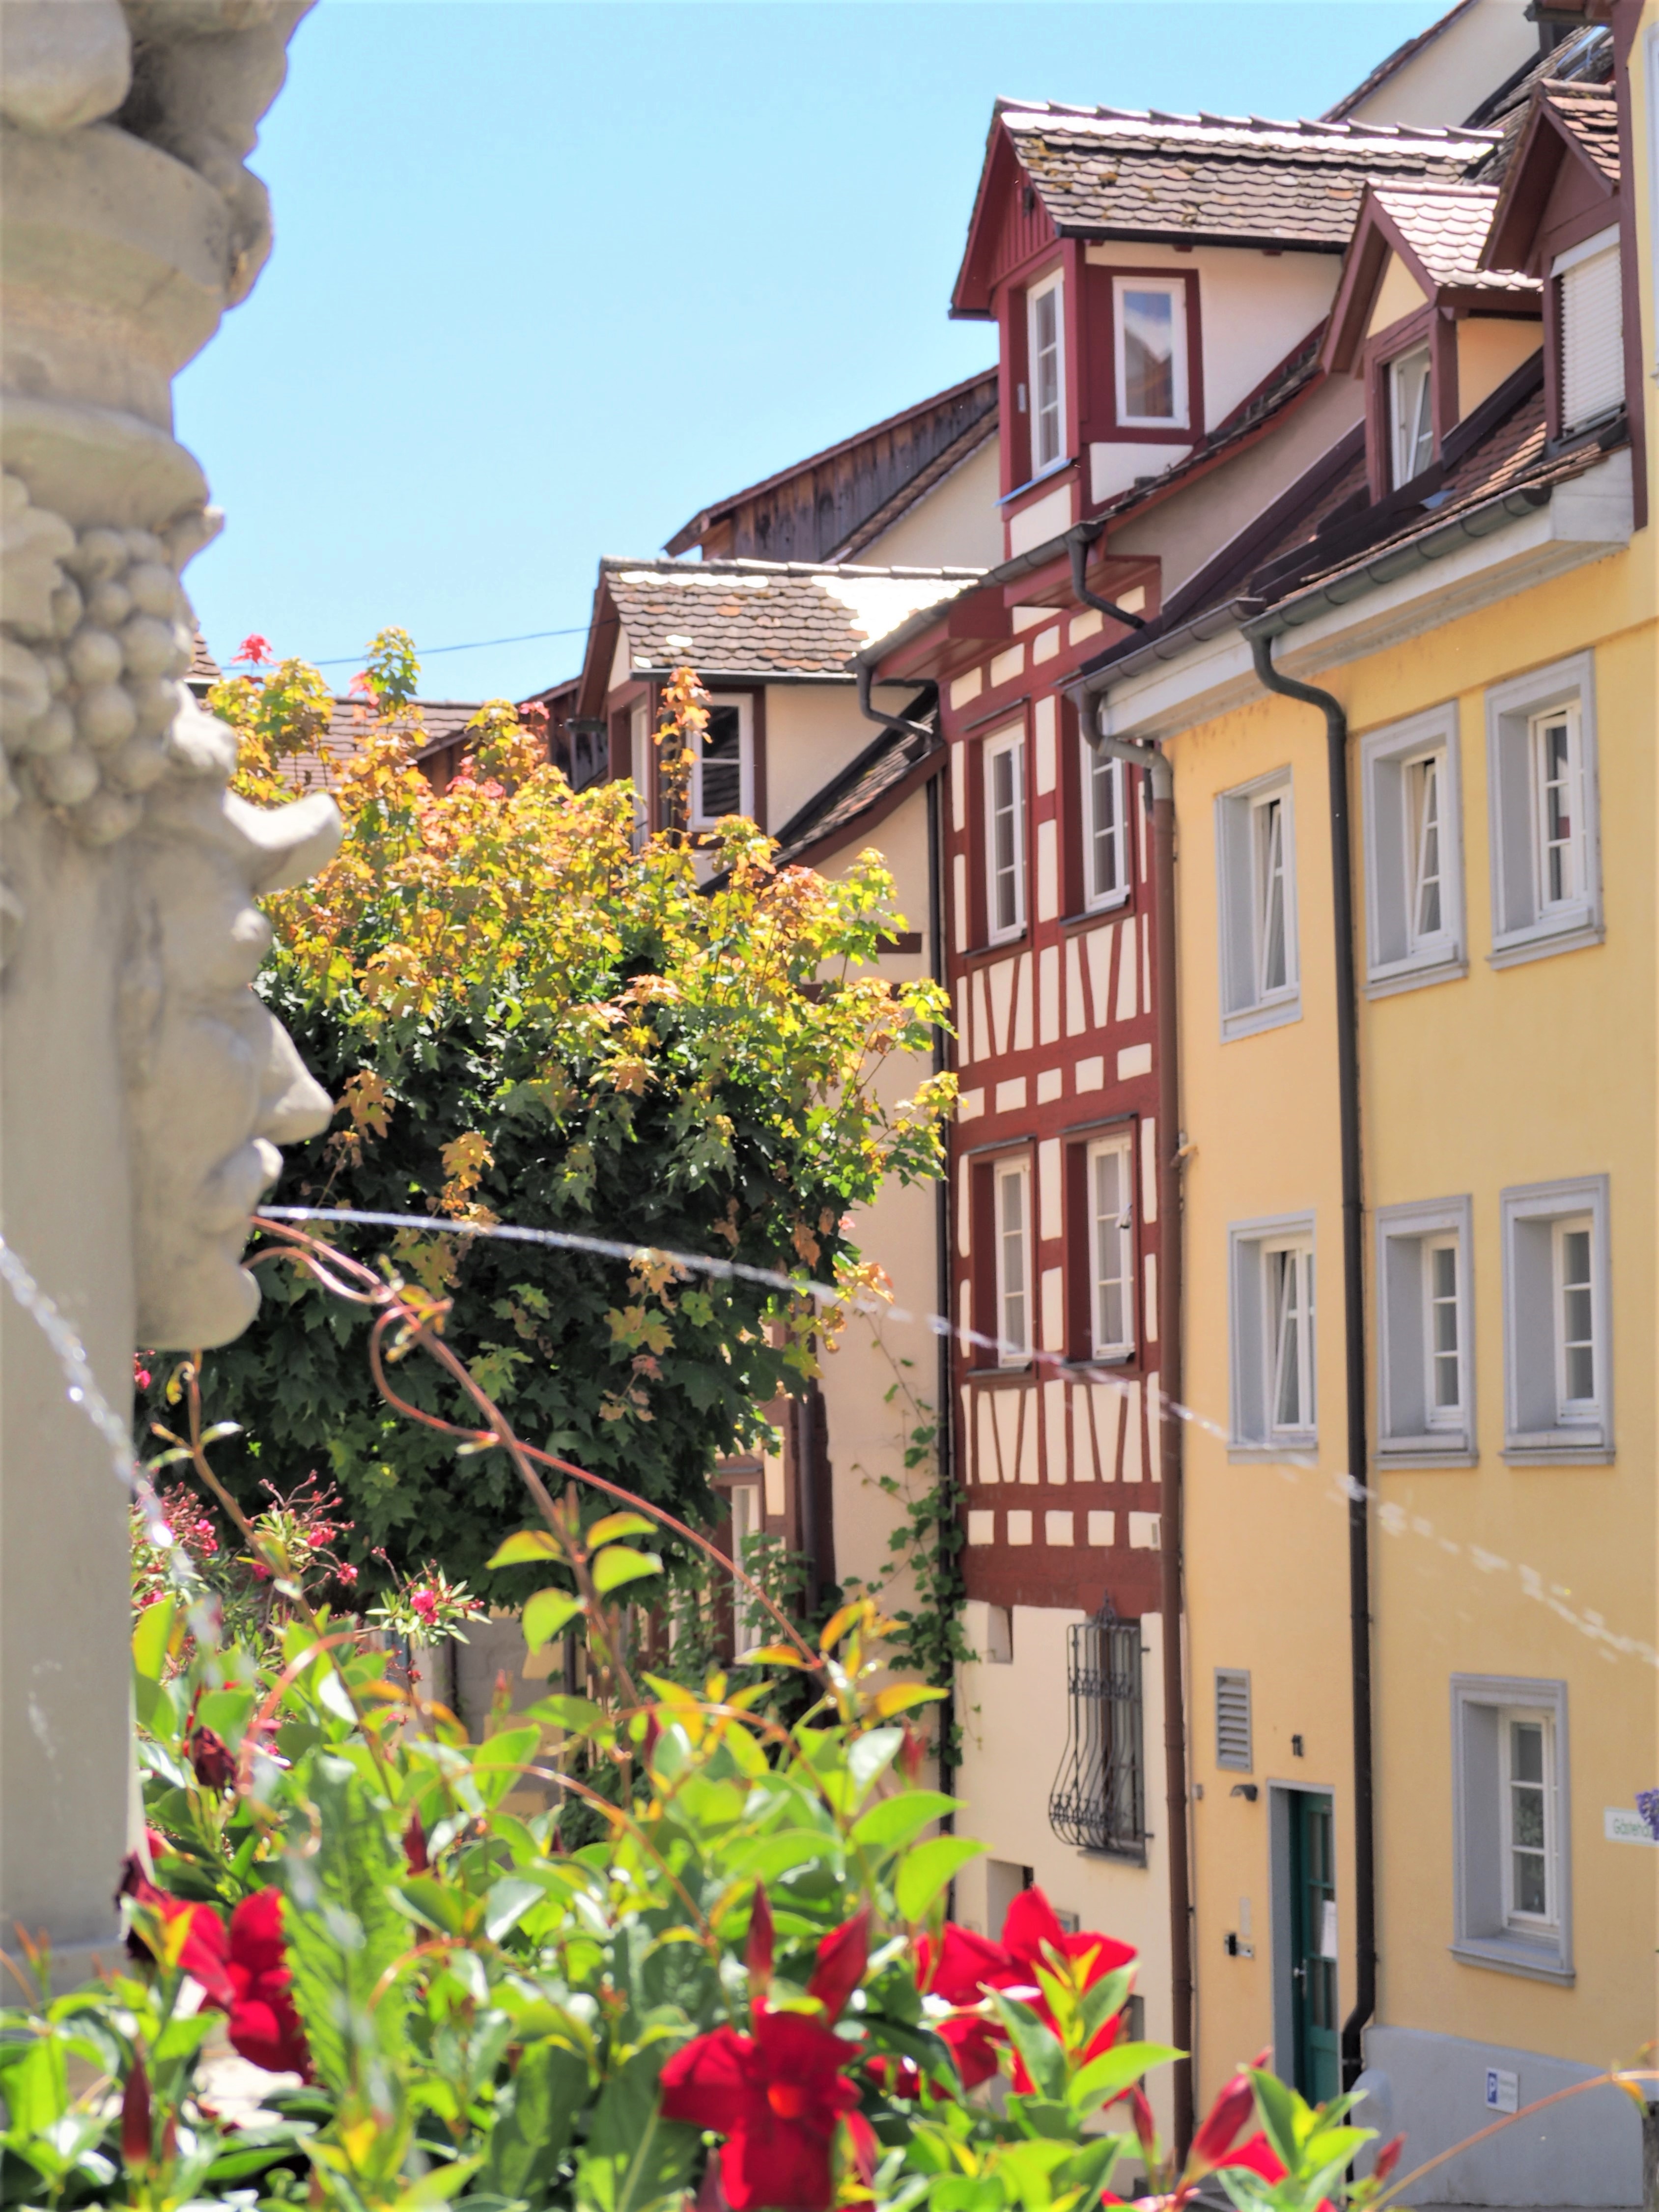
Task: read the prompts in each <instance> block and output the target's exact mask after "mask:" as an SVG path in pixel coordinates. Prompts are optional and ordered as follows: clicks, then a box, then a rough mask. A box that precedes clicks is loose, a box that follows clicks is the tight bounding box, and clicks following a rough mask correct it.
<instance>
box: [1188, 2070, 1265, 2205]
mask: <svg viewBox="0 0 1659 2212" xmlns="http://www.w3.org/2000/svg"><path fill="white" fill-rule="evenodd" d="M1271 2056H1272V2053H1271V2052H1270V2051H1260V2052H1258V2053H1257V2055H1256V2058H1255V2064H1256V2065H1258V2066H1265V2065H1266V2064H1267V2061H1268V2059H1269V2057H1271ZM1253 2118H1255V2087H1254V2085H1253V2084H1252V2082H1251V2080H1250V2077H1249V2075H1248V2074H1247V2073H1246V2072H1244V2071H1243V2069H1242V2068H1241V2069H1240V2070H1239V2071H1238V2072H1237V2074H1235V2075H1234V2076H1233V2078H1232V2080H1231V2081H1228V2082H1226V2083H1225V2084H1224V2086H1223V2087H1222V2088H1221V2090H1220V2091H1219V2092H1218V2094H1217V2097H1216V2100H1215V2102H1214V2103H1213V2104H1212V2106H1211V2107H1210V2109H1209V2111H1208V2112H1206V2115H1205V2117H1204V2119H1203V2122H1202V2124H1201V2125H1200V2128H1199V2130H1198V2133H1197V2134H1196V2135H1195V2136H1194V2137H1193V2147H1192V2148H1191V2150H1189V2151H1188V2154H1187V2175H1188V2179H1189V2180H1196V2179H1198V2177H1199V2176H1200V2174H1204V2173H1210V2172H1213V2171H1214V2169H1215V2168H1216V2167H1217V2166H1223V2165H1225V2164H1226V2163H1227V2154H1228V2153H1229V2152H1230V2151H1231V2148H1232V2147H1233V2145H1234V2144H1235V2143H1236V2142H1237V2140H1238V2138H1239V2136H1242V2135H1243V2132H1244V2130H1245V2129H1246V2128H1247V2127H1249V2124H1250V2122H1251V2120H1252V2119H1253ZM1257 2139H1258V2140H1260V2141H1261V2142H1263V2143H1265V2142H1266V2140H1267V2139H1266V2137H1265V2136H1261V2137H1259V2138H1257ZM1271 2155H1272V2154H1271V2152H1270V2153H1269V2156H1271ZM1272 2178H1273V2179H1279V2178H1280V2177H1279V2176H1277V2175H1276V2176H1273V2177H1272Z"/></svg>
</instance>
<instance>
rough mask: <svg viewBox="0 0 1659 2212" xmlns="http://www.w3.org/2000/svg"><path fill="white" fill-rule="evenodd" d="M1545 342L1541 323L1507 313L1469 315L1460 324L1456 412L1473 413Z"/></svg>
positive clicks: (1458, 331) (1458, 333)
mask: <svg viewBox="0 0 1659 2212" xmlns="http://www.w3.org/2000/svg"><path fill="white" fill-rule="evenodd" d="M1542 343H1544V326H1543V325H1542V323H1541V322H1531V321H1525V320H1522V319H1521V318H1520V317H1518V316H1517V317H1510V316H1508V315H1466V316H1465V317H1464V318H1463V319H1462V322H1461V323H1459V325H1457V411H1458V414H1459V415H1460V416H1463V415H1471V414H1473V413H1474V410H1475V409H1476V408H1477V407H1478V406H1479V405H1480V402H1481V401H1482V400H1483V399H1484V398H1486V395H1487V393H1488V392H1496V391H1497V389H1498V386H1499V385H1500V384H1501V383H1502V382H1503V381H1504V378H1505V377H1506V376H1511V375H1513V374H1514V373H1515V371H1516V369H1517V368H1520V366H1521V364H1522V362H1523V361H1529V360H1530V359H1531V357H1532V356H1533V355H1534V354H1535V353H1536V352H1537V351H1538V349H1539V348H1540V346H1541V345H1542Z"/></svg>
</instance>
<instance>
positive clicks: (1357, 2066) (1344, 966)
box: [1246, 631, 1376, 2089]
mask: <svg viewBox="0 0 1659 2212" xmlns="http://www.w3.org/2000/svg"><path fill="white" fill-rule="evenodd" d="M1246 635H1247V636H1249V637H1250V653H1251V655H1252V657H1253V659H1255V672H1256V674H1257V675H1258V676H1259V677H1260V678H1261V681H1262V683H1263V684H1265V685H1266V686H1267V690H1269V691H1277V692H1279V694H1280V695H1281V696H1283V697H1285V698H1286V699H1299V700H1301V701H1302V702H1303V703H1304V705H1305V706H1309V707H1317V708H1319V710H1320V711H1321V713H1322V714H1323V715H1324V717H1325V738H1326V758H1327V763H1328V769H1327V773H1328V784H1329V794H1330V817H1331V906H1332V915H1333V920H1334V924H1335V932H1336V945H1335V951H1336V1095H1337V1110H1338V1119H1339V1133H1340V1140H1341V1148H1342V1322H1343V1345H1344V1350H1345V1353H1346V1380H1347V1399H1348V1474H1349V1484H1348V1637H1349V1651H1350V1657H1349V1666H1350V1670H1351V1674H1352V1688H1353V1821H1354V1837H1353V1866H1354V1948H1355V1953H1356V1957H1355V1966H1356V1978H1357V1987H1356V1990H1355V1992H1354V2006H1353V2010H1352V2012H1351V2013H1350V2014H1349V2015H1348V2017H1347V2018H1346V2020H1345V2021H1343V2023H1342V2087H1344V2088H1345V2089H1352V2087H1353V2085H1354V2083H1355V2082H1356V2081H1358V2078H1359V2075H1360V2073H1361V2072H1362V2070H1363V2069H1364V2063H1365V2061H1364V2048H1363V2043H1362V2038H1363V2036H1364V2030H1365V2027H1366V2024H1367V2022H1368V2021H1370V2018H1371V2015H1373V2014H1374V2013H1375V2011H1376V1837H1375V1821H1376V1814H1375V1805H1374V1796H1373V1786H1374V1785H1373V1771H1372V1760H1371V1598H1370V1516H1369V1514H1368V1512H1367V1510H1366V1488H1365V1465H1366V1455H1365V1447H1366V1437H1365V1256H1364V1243H1363V1241H1362V1239H1363V1235H1364V1222H1363V1206H1362V1200H1363V1186H1362V1182H1361V1174H1360V1157H1359V1009H1358V998H1357V996H1356V994H1355V990H1354V965H1353V857H1352V847H1351V841H1350V836H1349V828H1348V718H1347V716H1346V714H1344V713H1343V711H1342V706H1341V702H1340V701H1339V700H1337V699H1334V698H1333V697H1332V696H1331V694H1330V693H1329V692H1328V691H1321V690H1317V689H1316V687H1315V686H1314V685H1313V684H1298V683H1297V681H1296V679H1295V678H1293V677H1290V676H1285V675H1283V674H1281V672H1280V671H1279V670H1278V669H1277V668H1275V667H1274V666H1273V638H1272V636H1271V635H1261V634H1260V633H1258V634H1256V635H1250V633H1249V632H1248V631H1247V632H1246Z"/></svg>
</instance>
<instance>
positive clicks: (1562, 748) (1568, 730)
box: [1535, 716, 1578, 906]
mask: <svg viewBox="0 0 1659 2212" xmlns="http://www.w3.org/2000/svg"><path fill="white" fill-rule="evenodd" d="M1535 743H1536V746H1537V752H1536V762H1537V773H1538V815H1539V835H1540V845H1541V860H1542V862H1543V867H1542V877H1543V894H1544V902H1545V904H1546V905H1547V906H1557V905H1559V904H1560V903H1561V902H1562V901H1563V900H1565V899H1571V898H1576V897H1577V894H1578V883H1577V847H1576V845H1575V842H1574V836H1573V820H1574V816H1575V813H1576V811H1577V809H1576V806H1575V804H1574V798H1573V789H1572V787H1573V784H1574V782H1575V781H1577V776H1576V768H1577V763H1576V762H1575V761H1574V758H1573V750H1574V749H1573V743H1572V727H1571V723H1570V722H1569V721H1568V720H1567V719H1566V717H1565V716H1560V717H1550V718H1547V719H1546V720H1543V721H1542V722H1541V724H1540V726H1539V727H1538V732H1537V737H1536V740H1535Z"/></svg>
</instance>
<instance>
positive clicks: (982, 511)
mask: <svg viewBox="0 0 1659 2212" xmlns="http://www.w3.org/2000/svg"><path fill="white" fill-rule="evenodd" d="M999 451H1000V449H999V446H998V441H997V439H996V438H995V436H993V437H992V439H991V441H990V442H989V444H988V445H985V446H981V447H980V450H979V451H978V453H974V454H971V455H970V456H969V459H967V460H965V461H963V463H962V465H961V466H960V467H959V468H955V469H952V470H951V473H950V475H949V476H948V477H944V478H943V479H942V480H941V481H940V482H939V483H937V484H935V485H934V486H933V489H932V490H931V491H930V492H929V493H928V494H927V497H926V498H925V499H923V500H921V501H920V502H919V504H918V505H916V506H915V507H912V508H911V510H910V512H909V513H908V514H903V515H901V516H900V518H899V520H897V521H896V523H895V524H894V525H893V526H892V528H891V529H890V530H884V531H883V532H882V533H881V536H880V537H879V538H874V539H872V542H871V543H870V544H868V545H866V547H865V548H864V550H863V551H862V552H861V553H860V554H859V555H858V556H857V557H858V559H859V560H860V562H867V563H869V564H870V565H871V566H872V567H877V568H994V566H995V564H996V563H997V562H999V561H1000V560H1001V558H1002V513H1001V510H1000V508H999V507H998V506H997V500H998V498H999V497H1000V494H1001V491H1002V477H1001V473H1000V471H1001V467H1002V464H1001V461H1000V458H999Z"/></svg>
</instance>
